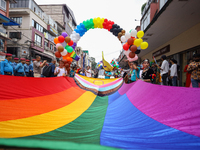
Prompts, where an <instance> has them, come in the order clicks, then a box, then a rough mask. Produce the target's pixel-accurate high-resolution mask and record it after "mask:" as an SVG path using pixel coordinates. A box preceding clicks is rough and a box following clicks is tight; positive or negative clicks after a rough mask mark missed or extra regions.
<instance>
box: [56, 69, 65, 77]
mask: <svg viewBox="0 0 200 150" xmlns="http://www.w3.org/2000/svg"><path fill="white" fill-rule="evenodd" d="M58 70H60V73H59V74H58V75H57V77H60V76H64V75H67V71H66V70H65V68H64V67H63V68H59V67H56V69H55V70H54V73H57V72H58Z"/></svg>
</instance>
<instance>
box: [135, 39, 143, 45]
mask: <svg viewBox="0 0 200 150" xmlns="http://www.w3.org/2000/svg"><path fill="white" fill-rule="evenodd" d="M141 43H142V39H136V40H135V41H134V45H135V46H137V47H139V46H140V44H141Z"/></svg>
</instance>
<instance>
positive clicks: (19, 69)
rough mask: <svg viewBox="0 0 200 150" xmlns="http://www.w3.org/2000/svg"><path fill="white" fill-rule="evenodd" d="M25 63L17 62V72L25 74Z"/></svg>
mask: <svg viewBox="0 0 200 150" xmlns="http://www.w3.org/2000/svg"><path fill="white" fill-rule="evenodd" d="M24 69H25V68H24V65H23V64H22V63H18V64H17V67H16V68H15V71H16V72H19V73H24V74H25V71H24Z"/></svg>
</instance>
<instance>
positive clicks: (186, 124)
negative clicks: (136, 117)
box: [120, 81, 200, 137]
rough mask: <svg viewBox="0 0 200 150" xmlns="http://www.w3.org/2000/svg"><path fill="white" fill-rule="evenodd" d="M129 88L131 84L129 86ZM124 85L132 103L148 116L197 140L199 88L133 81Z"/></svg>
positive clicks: (198, 131)
mask: <svg viewBox="0 0 200 150" xmlns="http://www.w3.org/2000/svg"><path fill="white" fill-rule="evenodd" d="M130 86H131V85H130ZM130 86H129V85H126V87H125V86H124V87H123V88H124V89H123V90H121V91H120V94H122V93H124V92H125V91H126V94H127V97H128V98H129V100H130V101H131V103H132V104H133V105H134V106H135V107H137V108H138V109H139V110H140V111H142V112H143V113H144V114H146V115H147V116H149V117H151V118H153V119H155V120H157V121H158V122H161V123H163V124H165V125H167V126H170V127H172V128H175V129H178V130H181V131H183V132H186V133H189V134H192V135H195V136H198V137H200V89H199V88H185V87H172V86H161V85H154V84H150V83H146V82H143V81H137V82H135V83H134V84H133V85H132V87H130Z"/></svg>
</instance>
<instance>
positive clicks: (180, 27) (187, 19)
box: [138, 0, 200, 86]
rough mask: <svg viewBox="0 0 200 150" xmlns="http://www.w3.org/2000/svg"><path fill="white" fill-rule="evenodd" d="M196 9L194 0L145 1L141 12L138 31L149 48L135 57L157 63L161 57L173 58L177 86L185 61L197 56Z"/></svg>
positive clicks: (199, 13) (181, 80)
mask: <svg viewBox="0 0 200 150" xmlns="http://www.w3.org/2000/svg"><path fill="white" fill-rule="evenodd" d="M199 6H200V1H196V0H184V1H180V0H149V1H148V2H147V4H146V6H145V8H144V9H143V11H142V18H141V30H143V31H144V32H145V35H144V37H143V39H144V41H147V42H148V43H149V47H148V48H147V49H146V50H144V51H142V52H141V53H140V54H139V55H138V56H139V58H140V59H139V60H140V61H141V60H143V59H145V58H148V59H150V60H152V57H153V56H154V57H155V58H156V59H157V61H158V62H160V57H161V56H162V55H166V56H167V58H168V60H169V59H170V58H174V59H176V60H177V61H178V65H179V66H180V68H179V71H178V74H179V75H178V76H179V85H180V86H184V85H185V81H186V75H185V73H184V71H183V70H184V67H185V66H186V65H187V62H188V60H189V59H190V58H192V55H193V54H195V53H200V42H199V41H200V34H199V33H200V17H199V16H200V9H199Z"/></svg>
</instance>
